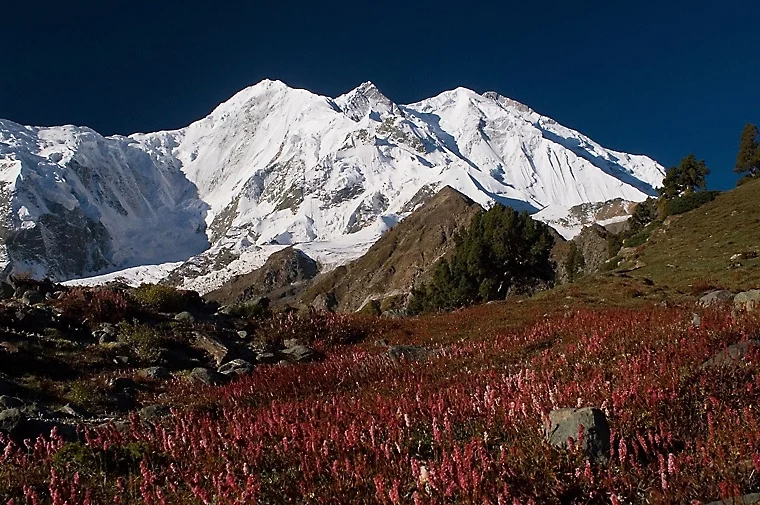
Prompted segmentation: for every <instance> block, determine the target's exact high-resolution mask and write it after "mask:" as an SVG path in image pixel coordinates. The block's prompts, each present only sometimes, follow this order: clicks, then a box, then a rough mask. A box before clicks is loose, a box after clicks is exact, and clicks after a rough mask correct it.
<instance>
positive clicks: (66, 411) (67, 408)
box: [56, 404, 90, 419]
mask: <svg viewBox="0 0 760 505" xmlns="http://www.w3.org/2000/svg"><path fill="white" fill-rule="evenodd" d="M56 414H63V415H64V416H66V417H74V418H77V419H83V418H86V417H90V413H89V412H87V411H86V410H84V409H80V408H79V407H76V406H74V405H71V404H66V405H64V406H63V407H61V408H60V409H58V410H57V411H56Z"/></svg>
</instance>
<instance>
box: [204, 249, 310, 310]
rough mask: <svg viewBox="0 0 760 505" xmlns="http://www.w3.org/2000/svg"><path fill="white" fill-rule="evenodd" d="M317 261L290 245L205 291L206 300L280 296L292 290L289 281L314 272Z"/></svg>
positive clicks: (300, 281) (225, 300) (273, 297)
mask: <svg viewBox="0 0 760 505" xmlns="http://www.w3.org/2000/svg"><path fill="white" fill-rule="evenodd" d="M317 270H318V266H317V263H316V262H315V261H314V260H313V259H311V258H309V257H308V256H307V255H306V254H305V253H304V252H302V251H299V250H298V249H294V248H293V247H288V248H285V249H283V250H281V251H278V252H276V253H274V254H272V255H271V256H270V257H269V259H267V261H266V263H264V266H262V267H261V268H259V269H257V270H254V271H253V272H251V273H249V274H245V275H241V276H239V277H236V278H235V279H233V280H232V281H230V282H228V283H227V284H225V285H224V286H222V287H221V288H219V289H217V290H214V291H212V292H211V293H209V294H207V295H206V298H207V299H209V300H214V301H218V302H220V303H226V304H228V303H234V302H240V301H247V300H253V299H256V298H259V297H261V296H267V297H270V298H272V299H276V298H282V297H283V296H287V295H288V294H289V293H290V292H292V289H293V284H299V283H303V282H305V281H308V280H310V279H313V278H314V277H315V276H316V275H317Z"/></svg>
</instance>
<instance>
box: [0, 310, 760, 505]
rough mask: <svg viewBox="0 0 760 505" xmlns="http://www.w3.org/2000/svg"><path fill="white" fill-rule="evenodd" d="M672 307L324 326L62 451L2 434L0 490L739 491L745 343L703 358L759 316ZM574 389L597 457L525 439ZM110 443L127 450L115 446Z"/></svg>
mask: <svg viewBox="0 0 760 505" xmlns="http://www.w3.org/2000/svg"><path fill="white" fill-rule="evenodd" d="M460 315H461V317H468V312H466V311H465V312H462V313H460ZM691 320H692V317H691V312H690V311H687V310H683V309H672V308H671V309H665V308H651V309H646V310H635V309H608V310H595V311H591V310H582V311H577V312H568V313H567V314H564V315H559V316H556V317H555V316H552V317H550V318H547V319H545V320H541V321H539V322H534V323H533V324H529V325H526V327H525V328H523V329H518V330H513V331H509V332H504V333H500V334H498V335H495V336H494V337H493V338H489V339H487V340H484V341H468V340H464V341H462V342H460V343H455V344H452V345H448V346H447V347H444V348H443V349H442V352H441V353H439V354H438V355H436V356H433V357H430V358H428V359H426V360H423V361H420V362H409V363H403V362H402V363H400V364H399V363H395V362H393V361H392V360H390V359H388V358H387V357H386V356H385V354H384V353H383V349H381V348H378V347H372V346H370V345H366V346H333V345H329V344H324V346H323V348H325V349H326V350H327V351H328V359H327V360H326V361H324V362H320V363H312V364H306V365H289V366H269V367H259V368H257V369H256V370H255V371H254V372H253V373H252V374H251V375H249V376H246V377H244V378H242V379H240V380H238V381H236V382H234V383H232V384H230V385H227V386H224V387H219V388H212V387H208V388H201V389H199V388H198V387H197V386H196V385H190V384H187V383H185V382H177V383H176V384H175V385H174V386H173V390H172V392H171V394H169V395H168V398H171V401H173V402H174V405H175V406H176V407H175V410H174V411H173V415H172V416H170V417H168V418H165V419H163V420H162V421H160V422H159V423H157V425H156V426H150V425H146V424H143V423H141V422H139V421H138V420H137V418H136V417H135V418H133V420H132V423H131V425H130V426H129V427H128V428H127V429H124V430H122V431H119V430H117V429H116V428H115V427H108V428H99V429H94V430H88V431H87V432H86V434H85V435H86V440H85V442H84V444H83V445H82V446H81V449H82V451H84V453H85V456H80V457H68V458H64V457H62V456H61V454H63V452H62V451H63V450H64V449H62V447H64V448H65V447H66V445H64V444H63V442H61V441H60V440H59V439H57V438H53V440H52V441H49V442H45V441H43V440H38V441H37V442H35V443H31V444H28V445H27V446H24V447H20V446H17V445H15V444H14V443H12V442H8V441H5V440H2V441H0V496H2V497H5V500H9V499H10V501H9V502H8V503H14V504H16V505H20V504H30V505H31V504H35V503H55V504H63V503H68V504H70V505H74V504H87V503H111V502H112V503H149V504H164V503H198V504H211V503H214V504H247V503H260V504H279V503H352V504H360V503H366V504H368V503H379V504H386V505H390V504H393V505H396V504H433V503H435V504H444V503H452V504H453V503H457V504H462V503H464V504H475V503H477V504H484V503H489V504H493V505H497V504H510V505H512V504H517V503H529V504H530V503H533V504H545V503H548V504H552V503H556V504H560V503H563V504H564V503H584V504H587V503H613V504H618V503H620V504H622V503H652V504H669V503H701V502H702V501H704V500H707V501H709V500H711V499H717V498H719V497H728V496H735V495H739V494H743V493H747V492H750V491H756V490H757V489H758V488H760V481H759V479H758V472H760V413H758V410H757V405H758V400H760V374H758V372H759V371H760V359H757V358H759V357H758V356H749V357H748V359H747V360H745V361H743V362H741V363H737V364H736V365H735V366H731V367H725V368H718V369H705V368H703V367H702V364H703V363H704V362H705V360H707V359H708V358H709V357H710V356H712V355H713V354H715V353H716V352H717V351H719V350H721V349H723V348H724V347H725V346H727V345H730V344H733V343H736V342H738V341H742V340H746V339H750V338H757V337H758V336H760V320H758V319H757V318H754V319H753V318H749V317H745V316H742V317H736V318H735V317H733V316H732V315H731V314H729V313H722V312H705V313H702V323H701V326H700V327H698V328H696V327H693V326H692V324H691ZM331 321H333V322H332V323H330V324H332V325H336V326H340V325H342V324H348V323H347V322H346V321H343V317H336V318H334V319H333V320H331ZM362 321H363V322H364V323H363V324H371V321H373V320H369V319H364V320H362ZM374 321H376V322H378V323H380V322H379V321H378V320H374ZM294 324H295V323H294ZM350 324H358V323H355V322H354V323H350ZM382 324H388V323H385V322H383V323H382ZM394 324H398V325H403V324H405V323H404V322H399V323H394ZM417 324H419V323H417ZM328 326H329V325H328ZM320 327H321V326H320ZM273 331H275V330H274V329H273ZM278 331H279V330H278ZM281 331H282V332H284V333H286V334H288V332H289V331H290V330H288V329H281ZM320 331H321V330H320ZM336 331H337V330H335V329H333V330H331V331H330V332H327V333H325V334H330V335H332V334H336V333H335V332H336ZM355 331H357V329H356V328H353V329H352V330H351V331H350V332H349V331H347V334H351V335H353V334H354V332H355ZM364 331H365V332H366V333H371V332H374V331H373V330H372V329H371V328H365V330H364ZM321 334H322V333H321ZM337 334H341V333H340V332H338V333H337ZM294 336H299V337H304V336H303V335H294ZM337 340H339V341H340V340H343V339H342V338H341V339H337ZM346 340H349V341H350V340H351V339H350V338H348V339H346ZM411 340H413V337H411ZM412 343H413V342H412ZM209 398H211V399H213V403H211V404H210V403H209V400H208V399H209ZM209 405H213V408H209ZM576 405H580V406H587V405H592V406H599V407H601V408H602V409H604V410H605V411H606V413H607V415H608V417H609V420H610V424H611V427H612V430H613V432H612V435H611V439H612V440H611V442H612V444H611V446H612V448H613V449H612V455H611V456H612V457H611V462H610V463H609V465H607V466H595V465H592V464H590V463H589V462H587V461H586V460H585V459H584V457H583V456H582V454H580V453H579V452H577V451H573V450H570V451H566V450H560V449H555V448H553V447H551V446H550V445H548V444H547V443H546V442H545V441H544V439H543V435H542V432H543V429H544V423H545V422H546V416H547V414H548V413H549V412H550V411H551V410H552V409H554V408H560V407H567V406H576ZM68 445H71V444H68ZM134 447H139V448H141V449H140V450H139V451H134V450H133V451H132V452H130V451H129V450H127V448H134ZM71 454H73V452H71ZM76 454H79V453H76ZM124 454H133V456H131V457H133V458H136V459H134V464H132V465H130V464H119V461H117V460H118V459H119V458H122V460H123V459H124V458H126V456H124ZM134 454H136V455H137V456H134ZM119 455H121V456H119ZM126 459H127V460H129V458H126ZM83 461H84V462H89V463H87V464H83V463H82V462H83Z"/></svg>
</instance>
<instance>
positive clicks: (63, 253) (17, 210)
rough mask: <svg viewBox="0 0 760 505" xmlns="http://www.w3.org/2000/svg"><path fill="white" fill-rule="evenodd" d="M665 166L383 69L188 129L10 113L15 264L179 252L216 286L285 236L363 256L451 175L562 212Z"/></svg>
mask: <svg viewBox="0 0 760 505" xmlns="http://www.w3.org/2000/svg"><path fill="white" fill-rule="evenodd" d="M663 175H664V170H663V167H662V166H660V165H659V164H658V163H656V162H655V161H653V160H651V159H650V158H648V157H646V156H637V155H629V154H625V153H619V152H614V151H610V150H608V149H605V148H603V147H601V146H600V145H599V144H597V143H595V142H594V141H592V140H591V139H589V138H588V137H586V136H584V135H582V134H580V133H578V132H576V131H573V130H571V129H569V128H566V127H564V126H562V125H559V124H557V123H556V122H555V121H553V120H552V119H550V118H548V117H545V116H542V115H540V114H538V113H536V112H534V111H533V110H531V109H530V108H529V107H527V106H525V105H523V104H520V103H518V102H515V101H513V100H510V99H508V98H505V97H502V96H500V95H498V94H496V93H492V92H488V93H484V94H482V95H480V94H478V93H475V92H473V91H471V90H468V89H464V88H457V89H455V90H452V91H446V92H444V93H441V94H440V95H438V96H436V97H433V98H430V99H427V100H423V101H421V102H418V103H414V104H411V105H398V104H396V103H394V102H392V101H391V100H390V99H388V98H387V97H386V96H384V95H383V94H382V93H381V92H380V91H379V90H378V89H377V88H376V87H375V86H374V85H373V84H371V83H364V84H362V85H361V86H359V87H358V88H356V89H354V90H352V91H351V92H349V93H347V94H345V95H342V96H340V97H338V98H335V99H333V98H329V97H324V96H320V95H316V94H314V93H311V92H309V91H306V90H301V89H293V88H290V87H288V86H286V85H285V84H283V83H282V82H279V81H269V80H265V81H262V82H260V83H258V84H256V85H255V86H252V87H250V88H247V89H245V90H243V91H241V92H239V93H238V94H236V95H235V96H233V97H232V98H231V99H230V100H228V101H227V102H225V103H223V104H222V105H220V106H219V107H217V108H216V109H215V110H214V111H213V112H212V113H211V114H210V115H209V116H208V117H206V118H204V119H201V120H200V121H197V122H195V123H193V124H191V125H190V126H188V127H186V128H183V129H180V130H175V131H164V132H157V133H148V134H134V135H131V136H129V137H123V136H114V137H103V136H101V135H99V134H98V133H96V132H94V131H92V130H91V129H88V128H80V127H74V126H64V127H50V128H36V127H26V126H20V125H18V124H15V123H12V122H10V121H3V120H0V203H1V204H2V206H3V209H2V212H3V213H4V215H5V216H6V221H5V223H6V226H5V229H2V232H1V233H0V241H2V245H1V246H0V266H2V265H5V266H6V267H7V269H13V270H15V271H28V272H31V273H33V274H35V275H38V276H40V275H48V276H50V277H52V278H54V279H57V280H65V279H71V278H76V277H84V276H87V275H92V274H97V273H104V272H108V271H116V270H120V269H123V268H127V267H139V268H138V269H137V270H138V271H140V272H141V275H143V277H141V278H144V276H145V272H146V267H145V266H144V265H147V264H162V263H167V262H180V263H179V265H178V266H177V267H176V268H174V269H173V270H172V273H170V274H169V276H170V278H172V279H173V280H174V281H175V282H177V283H178V284H181V285H185V286H187V287H193V288H197V289H199V290H201V291H207V290H208V289H211V288H213V287H216V286H218V285H219V284H221V283H222V282H223V281H225V280H227V279H229V278H230V277H232V276H233V275H235V274H239V273H244V272H246V271H250V270H251V269H253V268H255V267H257V266H260V265H261V264H262V263H263V261H264V260H265V259H266V257H267V256H268V255H269V254H271V253H272V252H274V251H275V250H278V249H279V248H282V247H284V246H286V245H292V244H298V248H300V249H302V250H303V251H304V252H306V253H307V254H308V255H310V256H311V257H313V258H315V259H317V260H318V261H320V262H321V263H323V264H324V265H327V266H330V265H336V264H340V263H344V262H346V261H348V260H350V259H353V258H355V257H358V256H359V255H361V254H362V253H363V252H364V251H365V250H366V249H367V248H368V247H369V246H370V245H371V244H372V243H373V242H374V241H375V240H376V239H377V238H378V237H379V236H380V235H381V234H382V233H383V232H384V231H386V230H387V229H389V228H390V227H392V226H393V225H394V224H395V223H397V222H398V221H399V220H400V219H403V218H404V217H405V216H406V215H408V214H409V213H410V212H411V211H412V210H413V209H414V208H415V207H417V206H419V205H420V204H421V203H422V202H424V201H425V199H426V198H428V197H429V196H430V195H432V194H434V193H435V192H436V191H437V190H438V189H440V188H441V187H443V186H445V185H449V186H452V187H453V188H455V189H457V190H459V191H461V192H462V193H464V194H466V195H467V196H469V197H470V198H472V199H473V200H475V201H476V202H478V203H480V204H481V205H484V206H488V205H490V204H492V203H493V202H500V203H504V204H506V205H511V206H513V207H515V208H518V209H526V210H529V211H531V212H534V213H536V216H537V217H538V218H539V219H544V220H546V221H548V222H550V223H551V222H555V221H556V222H559V220H562V219H563V218H566V217H567V214H568V211H569V209H570V208H571V207H574V206H578V205H581V204H588V203H598V202H605V201H608V200H612V199H616V198H617V199H623V200H626V201H640V200H643V199H644V198H646V197H647V196H648V195H652V194H654V188H655V187H657V186H659V185H660V184H661V181H662V178H663ZM562 222H563V223H567V222H568V221H567V220H566V219H565V220H564V221H562ZM560 228H561V229H560V231H561V232H562V233H563V234H565V235H572V234H573V233H575V232H577V227H576V228H566V227H564V228H563V227H560ZM149 270H150V269H149ZM167 270H171V269H168V268H166V266H164V267H163V268H161V269H159V271H160V272H162V275H164V274H165V273H166V271H167Z"/></svg>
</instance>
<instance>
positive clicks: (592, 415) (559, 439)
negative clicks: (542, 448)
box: [546, 407, 610, 462]
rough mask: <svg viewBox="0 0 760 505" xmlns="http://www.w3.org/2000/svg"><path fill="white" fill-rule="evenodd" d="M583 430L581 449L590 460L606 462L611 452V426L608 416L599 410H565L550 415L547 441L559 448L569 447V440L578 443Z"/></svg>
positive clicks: (589, 408)
mask: <svg viewBox="0 0 760 505" xmlns="http://www.w3.org/2000/svg"><path fill="white" fill-rule="evenodd" d="M581 427H582V430H583V438H582V440H581V441H580V448H581V450H583V451H584V452H585V453H586V454H587V456H588V457H589V459H591V460H592V461H596V462H603V461H606V460H607V458H608V457H609V452H610V426H609V424H608V423H607V416H605V415H604V412H602V411H601V410H600V409H598V408H594V407H586V408H582V409H575V408H565V409H558V410H553V411H552V412H550V413H549V427H548V428H547V430H546V439H547V441H548V442H549V443H550V444H552V445H554V446H557V447H568V445H569V444H568V440H569V439H573V440H574V442H575V443H576V444H577V443H578V435H579V432H580V430H581Z"/></svg>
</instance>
